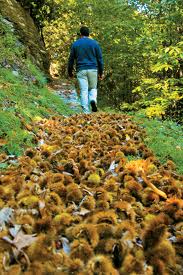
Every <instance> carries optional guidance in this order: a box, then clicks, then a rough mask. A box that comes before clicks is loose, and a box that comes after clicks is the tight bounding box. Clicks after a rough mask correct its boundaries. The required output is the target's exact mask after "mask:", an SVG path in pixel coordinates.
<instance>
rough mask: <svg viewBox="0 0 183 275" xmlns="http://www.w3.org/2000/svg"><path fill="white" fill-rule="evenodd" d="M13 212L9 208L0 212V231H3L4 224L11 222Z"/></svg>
mask: <svg viewBox="0 0 183 275" xmlns="http://www.w3.org/2000/svg"><path fill="white" fill-rule="evenodd" d="M13 212H14V210H13V209H12V208H9V207H5V208H3V209H1V211H0V231H2V229H4V227H5V223H9V222H11V219H12V217H13Z"/></svg>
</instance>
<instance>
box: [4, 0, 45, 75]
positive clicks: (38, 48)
mask: <svg viewBox="0 0 183 275" xmlns="http://www.w3.org/2000/svg"><path fill="white" fill-rule="evenodd" d="M0 13H1V14H2V16H3V17H5V18H6V19H7V20H9V21H11V22H12V23H13V25H14V28H15V30H16V32H17V34H18V36H19V38H20V40H21V42H22V43H23V44H24V45H25V46H26V49H27V55H28V56H30V57H31V58H32V59H33V61H34V63H35V64H36V65H37V66H38V67H39V68H40V69H41V70H43V71H44V72H46V73H48V70H49V59H48V54H47V52H46V49H45V46H44V42H43V40H42V39H41V37H40V34H39V32H38V29H37V27H36V25H35V24H34V21H33V19H32V18H31V16H30V15H29V13H28V12H27V11H26V10H24V9H23V7H22V6H21V5H20V4H19V3H18V2H17V1H16V0H0Z"/></svg>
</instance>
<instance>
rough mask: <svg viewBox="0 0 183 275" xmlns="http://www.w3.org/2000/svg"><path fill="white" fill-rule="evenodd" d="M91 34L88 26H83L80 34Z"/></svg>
mask: <svg viewBox="0 0 183 275" xmlns="http://www.w3.org/2000/svg"><path fill="white" fill-rule="evenodd" d="M89 34H90V31H89V28H88V27H85V26H83V27H81V29H80V35H82V36H89Z"/></svg>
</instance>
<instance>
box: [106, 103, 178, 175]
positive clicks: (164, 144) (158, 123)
mask: <svg viewBox="0 0 183 275" xmlns="http://www.w3.org/2000/svg"><path fill="white" fill-rule="evenodd" d="M103 111H105V112H110V113H116V112H117V111H116V110H114V109H110V108H103ZM129 115H131V116H133V119H134V121H135V122H136V123H137V124H138V125H140V126H141V127H143V128H145V130H146V133H147V136H146V138H145V140H144V142H145V144H146V145H147V146H148V147H149V148H151V149H152V150H153V152H154V154H155V155H156V157H157V158H158V159H159V160H160V161H161V163H166V161H167V160H168V159H169V160H172V161H173V162H174V163H175V164H176V168H177V172H178V173H181V174H183V126H181V125H178V124H177V123H176V122H173V121H170V120H164V121H162V120H158V119H149V118H147V117H146V116H145V115H144V114H142V113H129Z"/></svg>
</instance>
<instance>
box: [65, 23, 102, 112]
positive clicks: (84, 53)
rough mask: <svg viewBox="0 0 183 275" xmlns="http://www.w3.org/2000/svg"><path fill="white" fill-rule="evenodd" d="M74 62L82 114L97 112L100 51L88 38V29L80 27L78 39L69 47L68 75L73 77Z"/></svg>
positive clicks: (95, 43) (100, 73) (94, 42)
mask: <svg viewBox="0 0 183 275" xmlns="http://www.w3.org/2000/svg"><path fill="white" fill-rule="evenodd" d="M74 61H76V72H77V80H78V84H79V88H80V98H81V106H82V109H83V112H84V113H86V114H88V113H90V110H92V112H97V81H98V77H99V79H102V77H103V59H102V51H101V48H100V46H99V44H98V43H97V41H96V40H94V39H91V38H89V29H88V28H87V27H84V26H83V27H81V29H80V38H79V39H78V40H77V41H75V42H74V43H73V44H72V46H71V51H70V56H69V62H68V75H69V76H70V77H73V67H74Z"/></svg>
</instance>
